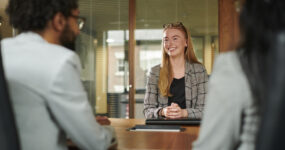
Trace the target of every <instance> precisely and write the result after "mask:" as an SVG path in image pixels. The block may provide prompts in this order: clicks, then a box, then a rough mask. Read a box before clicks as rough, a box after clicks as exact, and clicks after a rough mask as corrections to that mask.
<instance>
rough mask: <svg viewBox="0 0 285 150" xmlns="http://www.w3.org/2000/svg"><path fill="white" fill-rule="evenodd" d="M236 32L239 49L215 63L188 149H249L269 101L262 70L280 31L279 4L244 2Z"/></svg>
mask: <svg viewBox="0 0 285 150" xmlns="http://www.w3.org/2000/svg"><path fill="white" fill-rule="evenodd" d="M240 29H241V45H240V48H238V49H237V51H232V52H228V53H224V54H221V55H220V56H219V57H218V58H217V59H216V62H215V66H214V69H213V73H212V75H211V79H210V82H209V93H208V95H207V97H206V107H205V114H204V117H203V121H202V125H201V129H200V135H199V138H198V140H197V141H196V142H195V143H194V150H254V149H255V141H256V135H257V132H258V128H259V122H260V116H261V115H260V113H261V108H262V103H263V102H265V101H270V98H268V97H265V93H266V92H268V91H269V90H268V86H267V83H268V82H266V81H268V78H267V76H266V75H267V74H270V73H273V72H267V70H268V69H269V68H272V67H275V65H274V64H272V63H271V62H274V61H272V59H273V58H272V55H270V53H272V52H273V51H274V46H275V42H272V41H276V39H277V37H278V35H279V33H280V32H281V31H284V30H285V1H284V0H246V1H245V3H244V5H243V8H242V11H241V14H240ZM283 41H284V39H283ZM283 50H284V49H283Z"/></svg>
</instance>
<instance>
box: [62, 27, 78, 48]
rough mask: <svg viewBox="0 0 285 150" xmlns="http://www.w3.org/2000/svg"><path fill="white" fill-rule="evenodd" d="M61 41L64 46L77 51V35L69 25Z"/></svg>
mask: <svg viewBox="0 0 285 150" xmlns="http://www.w3.org/2000/svg"><path fill="white" fill-rule="evenodd" d="M59 40H60V43H61V45H62V46H64V47H66V48H68V49H70V50H72V51H75V41H76V34H75V33H74V32H73V31H72V30H71V29H70V27H69V25H68V24H66V26H65V28H64V29H63V31H62V34H61V36H60V37H59Z"/></svg>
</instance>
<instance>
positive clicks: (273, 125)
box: [256, 33, 285, 150]
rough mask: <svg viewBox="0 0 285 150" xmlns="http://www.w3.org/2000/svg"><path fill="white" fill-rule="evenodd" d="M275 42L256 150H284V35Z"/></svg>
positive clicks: (271, 53)
mask: <svg viewBox="0 0 285 150" xmlns="http://www.w3.org/2000/svg"><path fill="white" fill-rule="evenodd" d="M275 42H276V44H274V46H275V47H274V48H272V49H271V51H270V54H269V55H271V58H272V60H271V61H270V64H269V66H271V67H270V68H269V71H268V75H267V76H268V79H267V80H268V82H267V83H268V87H267V88H268V93H267V96H266V102H264V103H263V105H262V106H263V107H262V108H263V109H262V110H263V114H262V116H261V117H262V118H261V125H260V128H259V134H258V136H257V143H256V149H257V150H275V149H278V150H279V149H280V150H281V149H285V142H284V141H285V91H284V90H285V33H282V34H280V36H279V37H278V39H277V40H275V41H274V43H275Z"/></svg>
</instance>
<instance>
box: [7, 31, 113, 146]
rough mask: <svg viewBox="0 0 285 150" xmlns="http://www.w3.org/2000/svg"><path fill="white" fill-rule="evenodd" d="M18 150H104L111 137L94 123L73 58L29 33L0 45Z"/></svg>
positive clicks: (34, 34) (75, 58)
mask: <svg viewBox="0 0 285 150" xmlns="http://www.w3.org/2000/svg"><path fill="white" fill-rule="evenodd" d="M2 46H3V49H2V50H3V51H2V52H3V60H4V63H3V64H4V67H5V74H6V77H7V81H8V86H9V91H10V96H11V99H12V105H13V108H14V110H15V117H16V123H17V128H18V131H19V138H20V143H21V148H22V150H66V149H67V147H66V139H67V136H68V137H69V138H70V139H71V140H72V141H73V142H74V143H75V144H76V145H77V146H78V147H79V148H80V149H84V150H95V149H100V150H104V149H107V148H108V147H109V145H110V143H111V138H112V132H111V130H110V129H108V128H105V127H103V126H100V125H99V124H98V123H97V122H96V121H95V119H94V115H93V113H92V109H91V107H90V105H89V102H88V99H87V94H86V92H85V90H84V88H83V86H82V83H81V81H80V69H81V66H80V61H79V58H78V56H77V55H76V54H75V53H74V52H72V51H71V50H68V49H66V48H64V47H61V46H58V45H54V44H50V43H48V42H46V41H45V40H44V39H43V38H42V37H41V36H40V35H38V34H36V33H33V32H28V33H22V34H20V35H18V36H16V37H14V38H10V39H5V40H3V41H2Z"/></svg>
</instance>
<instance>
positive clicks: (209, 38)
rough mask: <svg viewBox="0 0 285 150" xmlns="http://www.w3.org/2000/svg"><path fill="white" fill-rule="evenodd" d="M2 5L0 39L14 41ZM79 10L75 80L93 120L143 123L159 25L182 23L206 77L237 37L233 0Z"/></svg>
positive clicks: (127, 1)
mask: <svg viewBox="0 0 285 150" xmlns="http://www.w3.org/2000/svg"><path fill="white" fill-rule="evenodd" d="M7 3H8V0H1V1H0V39H3V38H6V37H12V36H15V35H17V31H16V30H14V29H13V28H12V27H11V26H9V21H8V17H7V15H6V14H5V7H6V5H7ZM79 9H80V16H83V17H85V18H86V23H85V26H84V28H83V29H82V31H81V33H80V35H79V37H78V39H77V42H76V43H77V45H76V53H78V55H79V57H80V59H81V64H82V68H83V69H82V74H81V79H82V82H83V84H84V87H85V89H86V91H87V93H88V97H89V101H90V104H91V106H92V108H93V110H94V114H100V115H107V116H108V117H110V118H144V116H143V113H142V110H143V99H144V93H145V86H146V78H147V74H148V71H149V69H150V68H151V67H152V66H155V65H157V64H160V63H161V56H162V55H161V54H162V53H161V40H162V32H163V27H162V26H163V24H165V23H171V22H178V21H179V22H183V24H184V25H185V26H186V27H187V28H188V30H189V31H190V33H191V37H192V42H193V44H194V49H195V54H196V56H197V57H198V60H199V61H200V62H201V63H202V64H204V65H205V67H206V69H207V73H208V74H209V75H210V74H211V72H212V67H213V63H214V60H215V56H217V55H218V54H219V53H221V52H225V51H229V50H232V49H233V48H234V47H235V46H236V45H237V41H238V37H239V35H238V29H237V28H238V27H237V26H238V19H237V18H238V12H239V9H240V1H239V0H79ZM51 59H52V58H51Z"/></svg>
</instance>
